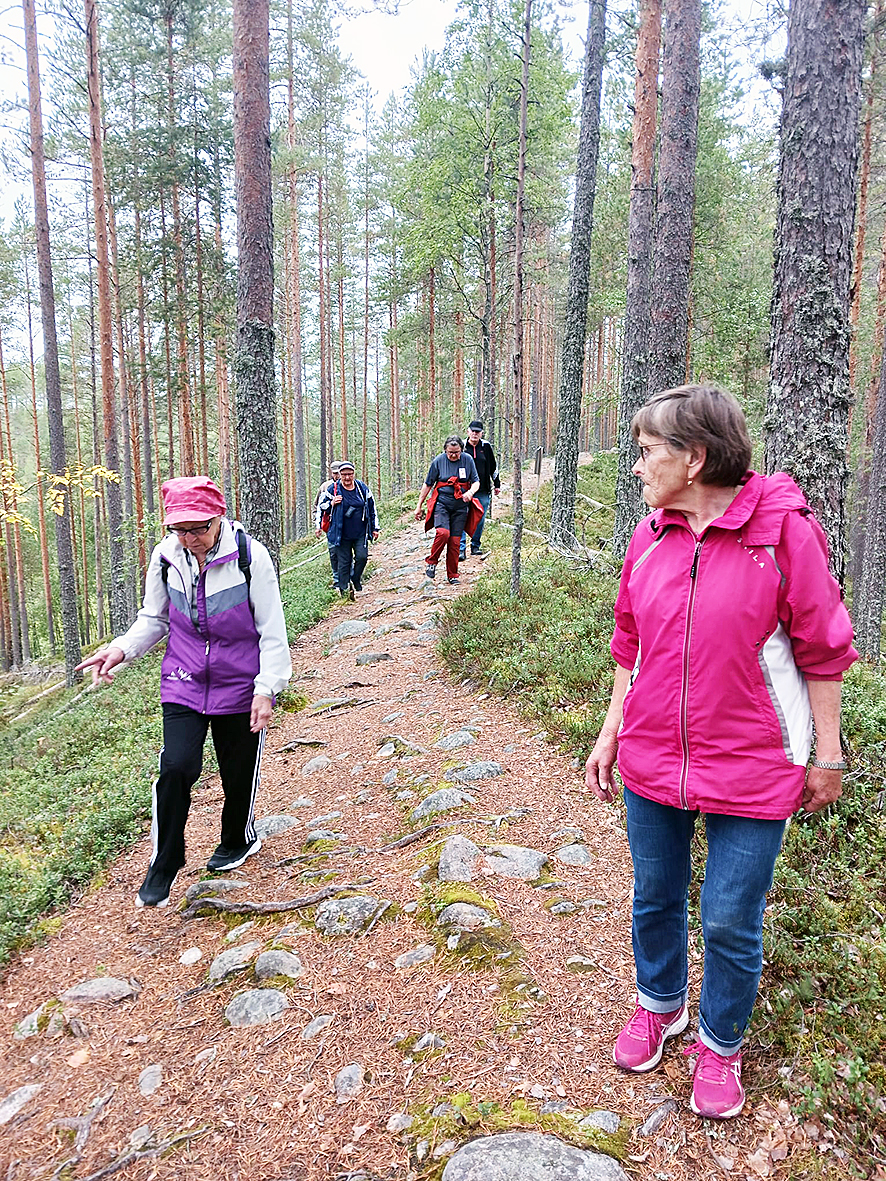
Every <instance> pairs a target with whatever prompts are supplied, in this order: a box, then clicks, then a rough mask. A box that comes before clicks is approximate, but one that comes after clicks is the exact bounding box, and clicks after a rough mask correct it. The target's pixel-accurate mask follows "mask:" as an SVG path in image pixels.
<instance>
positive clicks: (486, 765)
mask: <svg viewBox="0 0 886 1181" xmlns="http://www.w3.org/2000/svg"><path fill="white" fill-rule="evenodd" d="M501 774H502V765H501V763H494V762H491V761H488V760H481V761H480V762H478V763H469V764H468V766H467V767H463V768H462V769H461V770H460V771H450V772H449V774H448V775H447V776H446V778H447V779H448V780H449V782H450V783H476V782H477V780H479V779H495V778H496V776H498V775H501Z"/></svg>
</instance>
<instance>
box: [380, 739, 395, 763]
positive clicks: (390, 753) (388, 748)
mask: <svg viewBox="0 0 886 1181" xmlns="http://www.w3.org/2000/svg"><path fill="white" fill-rule="evenodd" d="M396 753H397V748H396V746H394V744H393V742H386V743H384V745H383V746H380V747H379V748H378V750H377V751H376V752H375V757H376V758H377V759H392V758H393V757H394V755H395V754H396Z"/></svg>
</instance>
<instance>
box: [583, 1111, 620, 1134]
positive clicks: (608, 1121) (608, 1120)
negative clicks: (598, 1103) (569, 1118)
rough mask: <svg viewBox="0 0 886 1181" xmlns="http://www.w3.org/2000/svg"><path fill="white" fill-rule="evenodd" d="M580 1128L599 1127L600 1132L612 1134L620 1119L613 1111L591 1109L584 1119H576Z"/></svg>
mask: <svg viewBox="0 0 886 1181" xmlns="http://www.w3.org/2000/svg"><path fill="white" fill-rule="evenodd" d="M578 1126H579V1127H580V1128H599V1129H600V1131H601V1132H608V1133H609V1135H610V1136H614V1135H615V1133H616V1132H617V1131H618V1129H619V1127H620V1126H621V1119H620V1118H619V1117H618V1116H617V1115H616V1113H615V1112H614V1111H592V1112H591V1113H590V1115H586V1116H585V1117H584V1119H581V1120H579V1121H578Z"/></svg>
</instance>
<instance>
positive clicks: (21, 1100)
mask: <svg viewBox="0 0 886 1181" xmlns="http://www.w3.org/2000/svg"><path fill="white" fill-rule="evenodd" d="M42 1090H43V1084H42V1083H29V1084H28V1085H27V1086H26V1087H17V1088H16V1089H15V1090H14V1091H11V1092H10V1093H9V1094H8V1095H7V1096H6V1098H5V1099H4V1100H3V1102H2V1103H0V1128H2V1127H3V1125H4V1124H8V1123H9V1121H10V1120H11V1119H12V1117H13V1116H14V1115H18V1113H19V1112H20V1111H21V1109H22V1108H23V1107H24V1106H25V1104H26V1103H30V1102H31V1100H32V1099H33V1098H34V1096H35V1095H36V1094H37V1092H38V1091H42Z"/></svg>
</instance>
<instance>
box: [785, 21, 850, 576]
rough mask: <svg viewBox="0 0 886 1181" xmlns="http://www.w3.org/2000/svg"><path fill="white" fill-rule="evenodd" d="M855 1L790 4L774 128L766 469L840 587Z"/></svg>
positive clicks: (843, 496)
mask: <svg viewBox="0 0 886 1181" xmlns="http://www.w3.org/2000/svg"><path fill="white" fill-rule="evenodd" d="M864 13H865V5H864V3H863V2H862V0H843V2H842V3H837V2H836V0H793V4H792V5H791V9H790V13H789V19H788V53H787V75H786V79H785V92H784V108H783V111H782V122H781V160H780V167H779V183H778V219H777V225H776V239H775V253H776V257H775V285H774V289H773V293H772V343H771V363H770V378H769V396H768V401H767V408H766V419H765V422H764V429H765V431H766V450H765V466H766V470H767V471H768V472H774V471H787V472H789V473H790V474H791V475H793V476H794V478H795V479H796V480H797V482H798V483H799V484H800V486H801V488H802V489H803V491H804V492H805V493H806V496H807V498H808V500H809V503H810V504H811V506H812V510H813V512H814V513H815V514H816V516H817V517H818V519H819V521H820V522H821V524H822V527H823V528H824V531H825V533H826V534H827V538H828V542H829V545H830V559H831V569H832V570H833V572H834V574H835V576H836V577H837V579H838V580H839V581H840V582H841V583H842V580H843V571H844V548H845V489H846V477H847V465H846V436H847V420H848V412H849V397H850V390H849V285H850V278H851V270H852V238H853V232H852V231H853V219H854V215H855V187H856V165H857V163H858V114H859V104H860V96H861V71H862V58H863V49H864V29H863V21H864Z"/></svg>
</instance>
